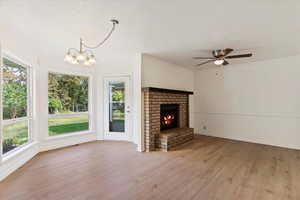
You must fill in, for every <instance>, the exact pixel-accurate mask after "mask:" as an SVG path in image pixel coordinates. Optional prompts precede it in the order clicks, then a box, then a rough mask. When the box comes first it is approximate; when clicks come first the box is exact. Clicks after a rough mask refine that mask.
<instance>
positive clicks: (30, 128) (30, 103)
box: [0, 49, 34, 160]
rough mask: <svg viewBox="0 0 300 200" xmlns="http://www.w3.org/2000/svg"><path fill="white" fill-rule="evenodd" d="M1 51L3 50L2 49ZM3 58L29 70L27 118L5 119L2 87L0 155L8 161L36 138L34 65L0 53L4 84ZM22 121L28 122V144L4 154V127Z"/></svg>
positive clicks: (0, 89) (0, 101)
mask: <svg viewBox="0 0 300 200" xmlns="http://www.w3.org/2000/svg"><path fill="white" fill-rule="evenodd" d="M0 50H1V49H0ZM3 58H6V59H8V60H10V61H12V62H14V63H16V64H19V65H21V66H23V67H25V68H26V69H27V117H20V118H15V119H7V120H4V119H3V106H2V105H3V99H2V98H3V96H2V94H3V84H1V86H0V94H1V96H0V105H1V106H0V115H1V118H0V119H1V120H0V142H1V143H0V148H1V150H0V153H1V157H2V159H3V160H6V158H7V157H12V156H14V155H16V154H18V153H19V152H22V151H23V149H25V148H27V146H30V145H31V144H32V143H33V142H34V137H33V109H32V108H33V76H32V72H33V70H32V65H30V64H29V63H28V62H25V61H23V59H20V58H18V57H16V56H13V55H12V54H11V53H8V52H7V51H2V52H1V51H0V64H1V65H0V67H1V70H0V71H1V72H0V81H1V82H2V83H3V68H2V65H3V64H4V63H3ZM22 121H27V124H28V142H26V143H25V144H22V145H20V146H18V147H16V148H14V149H13V150H11V151H9V152H7V153H5V154H3V143H2V142H3V127H4V126H5V125H7V124H12V123H16V122H22Z"/></svg>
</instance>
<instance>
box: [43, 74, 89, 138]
mask: <svg viewBox="0 0 300 200" xmlns="http://www.w3.org/2000/svg"><path fill="white" fill-rule="evenodd" d="M48 102H49V103H48V111H49V120H48V129H49V132H48V134H49V136H54V135H61V134H67V133H74V132H81V131H86V130H89V129H90V123H89V121H90V120H89V78H88V77H85V76H74V75H66V74H57V73H49V76H48Z"/></svg>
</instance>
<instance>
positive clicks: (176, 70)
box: [142, 54, 194, 91]
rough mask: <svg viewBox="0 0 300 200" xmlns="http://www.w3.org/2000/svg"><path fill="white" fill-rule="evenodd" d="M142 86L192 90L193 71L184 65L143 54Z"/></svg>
mask: <svg viewBox="0 0 300 200" xmlns="http://www.w3.org/2000/svg"><path fill="white" fill-rule="evenodd" d="M142 87H157V88H165V89H177V90H186V91H193V88H194V72H193V70H191V69H188V68H186V67H182V66H179V65H175V64H172V63H169V62H167V61H164V60H161V59H159V58H156V57H153V56H150V55H147V54H143V55H142Z"/></svg>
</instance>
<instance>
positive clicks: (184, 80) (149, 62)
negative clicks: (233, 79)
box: [141, 54, 195, 135]
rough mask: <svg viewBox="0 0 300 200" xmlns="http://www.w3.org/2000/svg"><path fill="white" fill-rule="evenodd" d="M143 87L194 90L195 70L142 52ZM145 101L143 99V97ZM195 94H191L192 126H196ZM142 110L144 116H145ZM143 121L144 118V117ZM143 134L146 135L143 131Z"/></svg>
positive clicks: (190, 113)
mask: <svg viewBox="0 0 300 200" xmlns="http://www.w3.org/2000/svg"><path fill="white" fill-rule="evenodd" d="M141 70H142V71H141V74H142V87H155V88H164V89H173V90H184V91H193V90H194V72H195V71H194V70H193V69H190V68H187V67H183V66H179V65H176V64H172V63H170V62H168V61H165V60H162V59H159V58H157V57H154V56H151V55H148V54H142V69H141ZM142 101H143V99H142ZM193 110H194V95H190V96H189V119H190V125H189V126H190V127H191V128H193V127H194V112H193ZM143 115H144V114H143V112H142V116H143ZM142 122H143V119H142ZM142 126H143V125H142ZM142 135H144V134H143V133H142Z"/></svg>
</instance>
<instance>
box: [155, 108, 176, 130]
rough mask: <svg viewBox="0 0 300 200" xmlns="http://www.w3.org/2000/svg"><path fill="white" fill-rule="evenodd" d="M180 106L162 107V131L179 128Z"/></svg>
mask: <svg viewBox="0 0 300 200" xmlns="http://www.w3.org/2000/svg"><path fill="white" fill-rule="evenodd" d="M178 107H179V105H178V104H161V105H160V130H161V131H162V130H167V129H171V128H177V127H178Z"/></svg>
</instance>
